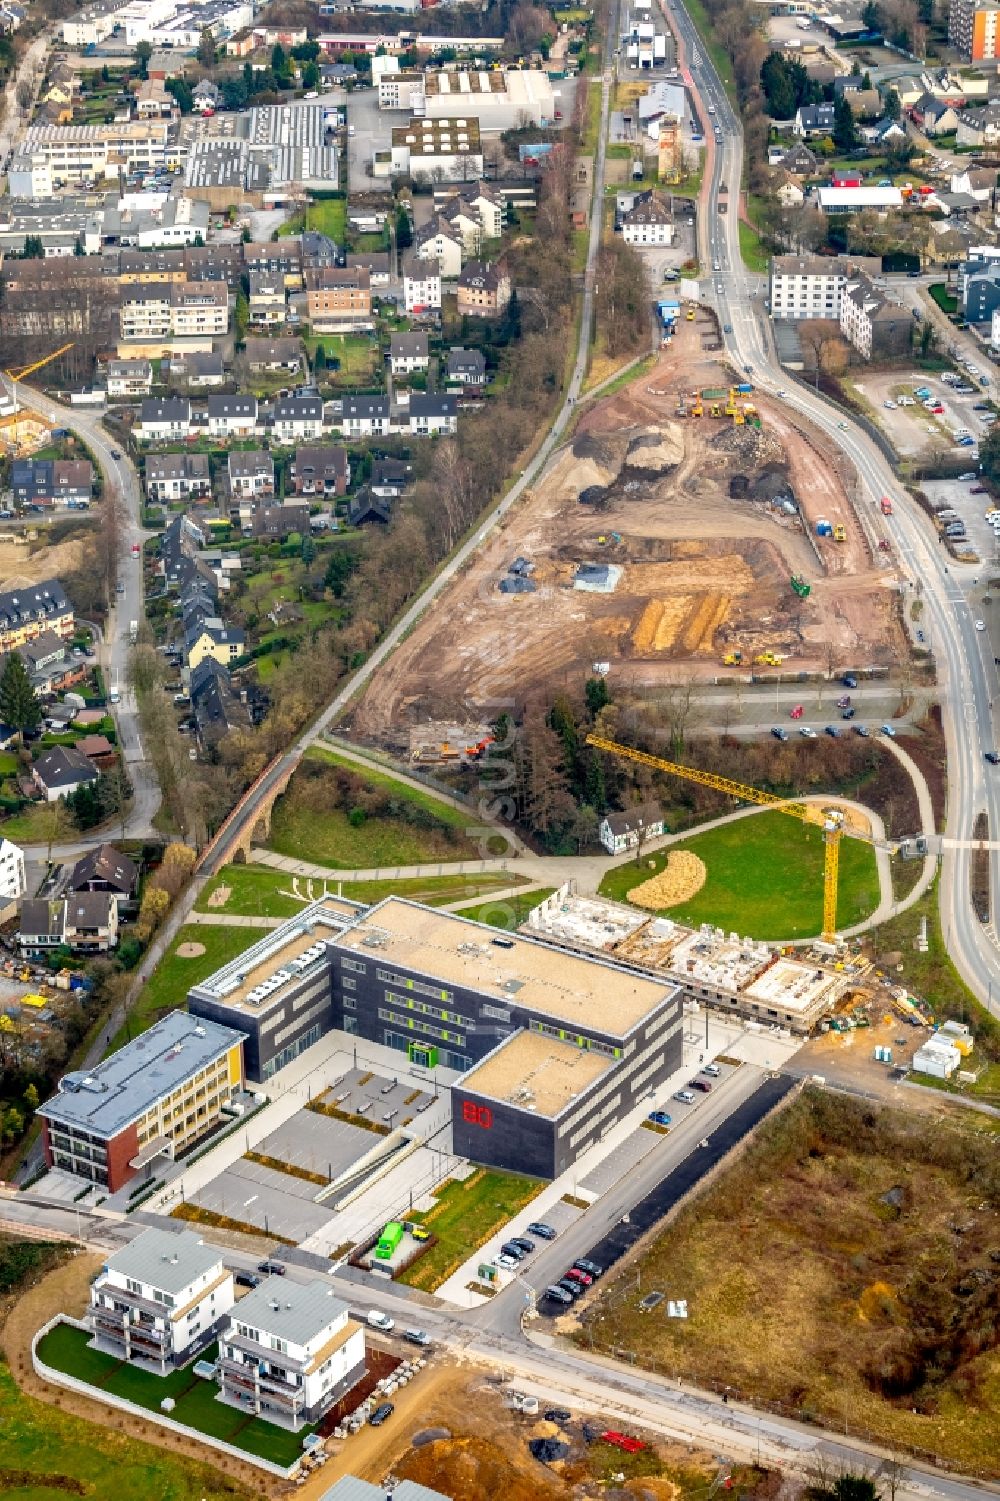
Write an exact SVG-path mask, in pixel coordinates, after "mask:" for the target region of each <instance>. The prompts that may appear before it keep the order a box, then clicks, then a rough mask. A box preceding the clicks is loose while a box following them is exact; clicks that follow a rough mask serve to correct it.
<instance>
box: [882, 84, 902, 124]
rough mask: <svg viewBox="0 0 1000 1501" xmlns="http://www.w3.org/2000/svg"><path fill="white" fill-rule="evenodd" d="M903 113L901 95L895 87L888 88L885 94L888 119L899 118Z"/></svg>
mask: <svg viewBox="0 0 1000 1501" xmlns="http://www.w3.org/2000/svg"><path fill="white" fill-rule="evenodd" d="M902 113H903V106H902V104H901V103H900V99H899V95H898V94H897V92H896V90H895V89H887V90H886V94H885V117H886V119H887V120H898V119H899V117H900V115H902Z"/></svg>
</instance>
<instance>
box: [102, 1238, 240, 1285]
mask: <svg viewBox="0 0 1000 1501" xmlns="http://www.w3.org/2000/svg"><path fill="white" fill-rule="evenodd" d="M221 1264H222V1251H221V1249H220V1248H219V1247H218V1246H211V1245H206V1244H205V1242H204V1241H203V1240H202V1238H201V1236H200V1235H195V1234H194V1232H193V1231H191V1230H182V1231H181V1232H180V1234H177V1233H176V1232H175V1231H172V1230H145V1231H144V1232H143V1233H142V1235H138V1236H136V1238H135V1240H133V1241H131V1242H130V1243H129V1244H128V1245H127V1246H123V1247H122V1249H121V1250H120V1251H116V1252H115V1253H114V1255H113V1256H109V1257H108V1259H107V1261H106V1262H105V1263H104V1271H106V1272H118V1273H119V1274H120V1275H121V1276H123V1277H132V1278H134V1280H135V1281H136V1282H145V1283H148V1285H149V1286H150V1287H155V1288H158V1289H159V1291H160V1292H164V1293H172V1294H173V1295H174V1296H175V1297H176V1296H177V1295H178V1294H179V1293H182V1292H184V1291H185V1289H187V1288H188V1287H190V1286H191V1283H192V1282H194V1280H195V1279H196V1278H197V1277H202V1276H205V1275H206V1274H207V1273H208V1272H211V1271H213V1270H214V1268H215V1267H217V1266H221Z"/></svg>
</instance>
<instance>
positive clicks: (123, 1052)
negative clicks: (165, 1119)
mask: <svg viewBox="0 0 1000 1501" xmlns="http://www.w3.org/2000/svg"><path fill="white" fill-rule="evenodd" d="M242 1042H243V1034H242V1032H235V1031H233V1030H232V1028H230V1027H221V1026H220V1025H219V1024H218V1022H213V1021H205V1020H203V1019H202V1018H201V1017H198V1016H190V1015H189V1014H188V1013H187V1012H186V1011H171V1012H169V1013H168V1015H166V1016H164V1017H162V1018H161V1019H160V1021H158V1022H156V1024H155V1025H154V1026H152V1027H150V1028H149V1031H148V1032H143V1034H142V1036H141V1037H137V1038H135V1040H134V1041H133V1042H127V1043H126V1044H125V1046H124V1047H123V1048H119V1049H118V1051H117V1053H112V1054H111V1056H110V1058H105V1059H104V1061H103V1063H98V1064H97V1066H96V1067H95V1068H93V1069H91V1070H90V1071H89V1072H87V1073H84V1072H82V1071H81V1072H78V1073H71V1074H64V1075H63V1077H62V1078H61V1079H60V1080H59V1087H58V1089H57V1091H56V1093H55V1094H54V1095H53V1096H52V1098H51V1099H50V1100H46V1101H45V1104H44V1105H42V1106H41V1107H40V1108H39V1111H38V1114H39V1115H41V1116H44V1117H45V1119H46V1120H50V1121H54V1122H62V1123H64V1124H66V1125H72V1126H79V1127H80V1128H81V1129H82V1130H85V1131H93V1132H94V1133H95V1134H96V1135H97V1136H101V1137H105V1138H108V1137H112V1136H117V1135H118V1133H119V1132H120V1131H123V1130H124V1129H125V1127H126V1126H127V1125H129V1123H130V1122H131V1121H134V1120H138V1118H139V1117H140V1116H142V1115H144V1114H145V1113H146V1111H147V1110H148V1109H149V1107H150V1105H152V1104H153V1103H154V1101H156V1100H159V1099H162V1098H163V1097H164V1095H168V1094H171V1093H172V1092H173V1090H175V1089H177V1088H178V1087H179V1086H180V1085H181V1084H183V1083H184V1081H185V1080H186V1079H189V1078H190V1077H191V1075H192V1074H196V1073H198V1072H199V1070H200V1069H203V1068H207V1066H208V1065H209V1064H210V1063H214V1062H215V1060H216V1059H217V1058H219V1057H220V1056H221V1055H222V1054H224V1053H227V1052H228V1051H229V1049H230V1048H232V1047H236V1045H237V1044H239V1043H242Z"/></svg>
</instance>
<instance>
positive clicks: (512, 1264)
mask: <svg viewBox="0 0 1000 1501" xmlns="http://www.w3.org/2000/svg"><path fill="white" fill-rule="evenodd" d="M493 1265H494V1266H498V1267H499V1268H500V1270H501V1271H502V1272H516V1271H517V1268H518V1265H519V1263H518V1259H517V1257H516V1256H507V1255H506V1254H505V1253H504V1252H503V1251H501V1252H500V1255H499V1256H494V1258H493Z"/></svg>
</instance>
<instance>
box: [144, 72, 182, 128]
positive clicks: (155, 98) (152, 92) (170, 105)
mask: <svg viewBox="0 0 1000 1501" xmlns="http://www.w3.org/2000/svg"><path fill="white" fill-rule="evenodd" d="M134 97H135V116H136V119H137V120H169V119H170V117H171V116H172V115H173V114H174V113H175V112H176V111H177V101H176V99H175V98H174V96H173V94H168V93H167V91H166V89H165V88H164V86H163V84H162V83H161V82H160V80H159V79H158V78H144V79H143V80H142V82H141V83H139V84H136V86H135V96H134Z"/></svg>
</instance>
